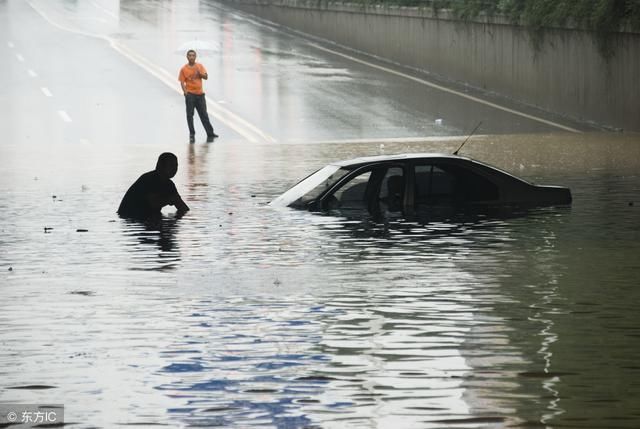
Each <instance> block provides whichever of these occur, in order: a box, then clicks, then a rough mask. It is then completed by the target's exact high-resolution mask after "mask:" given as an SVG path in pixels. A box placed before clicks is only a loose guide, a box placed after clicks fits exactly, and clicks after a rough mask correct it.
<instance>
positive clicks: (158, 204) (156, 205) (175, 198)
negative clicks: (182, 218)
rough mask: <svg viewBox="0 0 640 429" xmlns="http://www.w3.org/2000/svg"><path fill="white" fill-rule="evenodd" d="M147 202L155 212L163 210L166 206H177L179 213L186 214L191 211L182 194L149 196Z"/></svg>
mask: <svg viewBox="0 0 640 429" xmlns="http://www.w3.org/2000/svg"><path fill="white" fill-rule="evenodd" d="M147 201H149V204H150V205H151V207H152V208H153V210H154V211H155V210H158V211H159V210H162V208H163V207H164V206H175V207H176V208H177V209H178V212H181V213H184V212H188V211H189V206H188V205H187V204H186V203H185V202H184V201H183V200H182V198H181V197H180V194H178V193H177V192H176V193H174V194H170V195H168V196H167V195H166V194H164V195H163V194H149V195H147Z"/></svg>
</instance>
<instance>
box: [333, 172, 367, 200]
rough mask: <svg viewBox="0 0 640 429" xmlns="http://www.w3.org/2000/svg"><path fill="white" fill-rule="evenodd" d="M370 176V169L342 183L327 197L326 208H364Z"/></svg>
mask: <svg viewBox="0 0 640 429" xmlns="http://www.w3.org/2000/svg"><path fill="white" fill-rule="evenodd" d="M370 178H371V171H366V172H364V173H361V174H359V175H357V176H355V177H353V178H352V179H351V180H349V181H348V182H346V183H345V184H343V185H342V186H341V187H340V188H339V189H338V190H337V191H335V192H334V193H333V195H332V196H331V197H330V198H329V204H328V208H332V209H335V208H341V209H366V208H367V205H368V203H367V186H368V184H369V179H370Z"/></svg>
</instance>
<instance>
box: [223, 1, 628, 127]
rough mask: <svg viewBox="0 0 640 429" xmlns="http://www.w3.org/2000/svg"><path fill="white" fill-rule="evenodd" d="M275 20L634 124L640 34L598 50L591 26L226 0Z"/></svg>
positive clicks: (606, 122) (457, 77)
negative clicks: (537, 28)
mask: <svg viewBox="0 0 640 429" xmlns="http://www.w3.org/2000/svg"><path fill="white" fill-rule="evenodd" d="M225 2H226V3H227V4H229V5H232V6H233V7H236V8H239V9H241V10H244V11H246V12H249V13H252V14H255V15H257V16H259V17H262V18H264V19H267V20H269V21H273V22H276V23H278V24H281V25H284V26H287V27H290V28H292V29H295V30H299V31H302V32H305V33H308V34H311V35H314V36H317V37H322V38H324V39H328V40H331V41H333V42H336V43H338V44H341V45H344V46H346V47H349V48H352V49H356V50H358V51H362V52H365V53H368V54H372V55H375V56H378V57H381V58H385V59H388V60H390V61H393V62H396V63H399V64H403V65H406V66H408V67H412V68H417V69H420V70H424V71H426V72H428V73H431V74H435V75H437V76H439V77H441V78H444V79H447V80H452V81H457V82H464V83H466V84H468V85H471V86H473V87H476V88H481V89H483V90H486V91H490V92H495V93H498V94H500V95H503V96H506V97H508V98H511V99H514V100H517V101H520V102H523V103H525V104H529V105H533V106H537V107H539V108H541V109H544V110H547V111H550V112H554V113H557V114H560V115H563V116H567V117H569V118H573V119H577V120H580V121H586V122H592V123H595V124H598V125H602V126H605V127H612V128H621V129H624V130H635V131H640V34H639V33H619V34H616V35H615V36H614V37H615V40H614V43H615V49H616V50H615V55H614V57H613V58H611V59H610V60H609V61H605V59H604V58H603V57H602V56H601V54H600V53H599V51H598V48H597V45H596V43H595V39H594V38H593V37H592V34H591V33H590V32H587V31H583V30H579V29H548V30H547V31H546V32H545V36H544V42H543V44H542V47H541V49H539V50H535V49H534V48H533V44H532V43H531V39H530V34H529V32H528V31H527V30H526V29H525V28H523V27H520V26H516V25H512V24H510V23H508V22H506V21H504V20H500V19H497V18H494V19H492V20H491V21H489V20H485V22H482V21H481V20H477V21H474V22H462V21H460V20H456V19H455V18H453V17H452V16H451V15H448V14H446V13H445V14H439V15H438V16H437V17H436V16H433V12H432V11H431V10H430V9H417V8H402V7H394V6H386V7H375V6H366V5H357V4H344V3H332V2H328V1H325V0H316V1H305V0H273V1H266V2H265V1H260V0H235V1H234V0H226V1H225Z"/></svg>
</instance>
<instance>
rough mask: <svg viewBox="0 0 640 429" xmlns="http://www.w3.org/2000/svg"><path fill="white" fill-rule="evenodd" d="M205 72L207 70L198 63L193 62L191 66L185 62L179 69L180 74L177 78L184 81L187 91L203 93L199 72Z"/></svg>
mask: <svg viewBox="0 0 640 429" xmlns="http://www.w3.org/2000/svg"><path fill="white" fill-rule="evenodd" d="M206 72H207V70H206V69H205V68H204V66H203V65H202V64H200V63H195V64H194V65H193V66H190V65H189V64H185V65H184V66H182V68H181V69H180V76H178V80H179V81H180V82H184V83H185V86H186V87H187V92H188V93H190V94H198V95H200V94H204V91H203V90H202V78H201V77H200V74H204V73H206Z"/></svg>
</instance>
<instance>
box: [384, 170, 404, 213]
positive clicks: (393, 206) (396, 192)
mask: <svg viewBox="0 0 640 429" xmlns="http://www.w3.org/2000/svg"><path fill="white" fill-rule="evenodd" d="M378 200H379V201H380V204H381V205H382V207H383V208H384V209H386V210H387V211H389V212H399V211H402V209H403V207H404V172H403V170H402V168H401V167H391V168H389V169H388V170H387V172H386V173H385V175H384V177H383V178H382V182H381V183H380V192H379V194H378Z"/></svg>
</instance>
